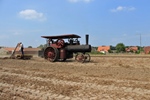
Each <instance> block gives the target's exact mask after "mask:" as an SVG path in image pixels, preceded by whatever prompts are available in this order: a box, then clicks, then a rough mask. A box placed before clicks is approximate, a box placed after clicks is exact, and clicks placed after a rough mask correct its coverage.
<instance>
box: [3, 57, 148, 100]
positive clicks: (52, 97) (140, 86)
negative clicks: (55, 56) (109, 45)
mask: <svg viewBox="0 0 150 100" xmlns="http://www.w3.org/2000/svg"><path fill="white" fill-rule="evenodd" d="M0 100H150V58H143V57H141V58H136V57H134V58H130V57H126V58H122V57H92V61H91V62H89V63H79V62H76V61H74V59H71V60H67V61H66V62H55V63H51V62H48V61H46V60H44V59H43V58H38V57H37V58H36V57H35V58H32V59H31V60H16V59H0Z"/></svg>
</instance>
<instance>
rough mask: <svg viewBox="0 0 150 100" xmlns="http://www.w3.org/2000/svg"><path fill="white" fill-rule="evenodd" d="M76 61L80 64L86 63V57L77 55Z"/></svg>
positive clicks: (80, 54)
mask: <svg viewBox="0 0 150 100" xmlns="http://www.w3.org/2000/svg"><path fill="white" fill-rule="evenodd" d="M75 60H76V61H78V62H84V61H85V57H84V54H83V53H77V55H76V56H75Z"/></svg>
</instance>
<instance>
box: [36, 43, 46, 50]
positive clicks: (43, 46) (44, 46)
mask: <svg viewBox="0 0 150 100" xmlns="http://www.w3.org/2000/svg"><path fill="white" fill-rule="evenodd" d="M46 47H47V44H44V45H43V44H41V45H40V46H38V47H37V48H41V49H43V48H46Z"/></svg>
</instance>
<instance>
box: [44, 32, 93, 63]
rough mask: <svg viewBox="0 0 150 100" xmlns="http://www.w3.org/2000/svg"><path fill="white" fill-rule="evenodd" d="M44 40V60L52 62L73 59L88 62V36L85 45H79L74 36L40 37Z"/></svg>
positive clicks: (76, 37)
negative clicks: (45, 42)
mask: <svg viewBox="0 0 150 100" xmlns="http://www.w3.org/2000/svg"><path fill="white" fill-rule="evenodd" d="M42 37H43V38H46V41H47V47H46V49H45V50H44V52H43V55H44V58H45V59H47V60H49V61H51V62H54V61H58V60H59V61H65V60H66V59H69V58H73V55H74V54H76V55H75V59H76V60H77V61H81V62H85V61H86V60H87V61H90V55H89V54H87V52H91V45H89V44H88V38H89V35H86V44H85V45H80V41H79V40H78V38H81V37H80V36H78V35H75V34H67V35H58V36H42Z"/></svg>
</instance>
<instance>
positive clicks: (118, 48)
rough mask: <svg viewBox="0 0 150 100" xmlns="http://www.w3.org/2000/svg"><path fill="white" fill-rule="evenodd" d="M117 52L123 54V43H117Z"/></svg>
mask: <svg viewBox="0 0 150 100" xmlns="http://www.w3.org/2000/svg"><path fill="white" fill-rule="evenodd" d="M116 50H117V52H124V51H125V45H124V44H123V43H118V44H117V45H116Z"/></svg>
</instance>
